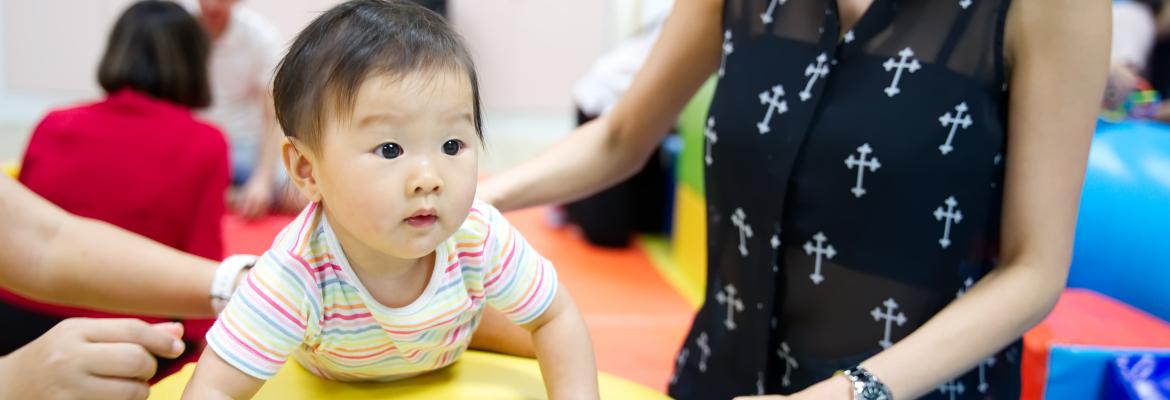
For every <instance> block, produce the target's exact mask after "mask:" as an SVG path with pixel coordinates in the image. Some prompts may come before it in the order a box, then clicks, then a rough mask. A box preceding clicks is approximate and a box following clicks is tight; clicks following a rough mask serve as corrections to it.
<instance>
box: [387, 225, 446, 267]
mask: <svg viewBox="0 0 1170 400" xmlns="http://www.w3.org/2000/svg"><path fill="white" fill-rule="evenodd" d="M456 228H458V227H456ZM453 234H455V232H454V230H451V232H447V230H446V229H435V230H433V231H431V232H427V233H426V234H423V235H417V236H415V235H410V236H409V237H399V238H397V239H396V240H395V239H392V240H390V241H389V242H388V243H385V247H383V248H384V249H386V253H388V254H389V255H390V256H393V257H395V258H401V259H410V258H422V257H425V256H428V255H430V254H431V253H432V252H434V251H435V249H436V248H438V247H439V244H441V243H443V242H444V241H446V240H447V238H449V237H451V235H453Z"/></svg>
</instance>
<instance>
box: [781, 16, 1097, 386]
mask: <svg viewBox="0 0 1170 400" xmlns="http://www.w3.org/2000/svg"><path fill="white" fill-rule="evenodd" d="M1109 15H1110V2H1109V1H1106V0H1035V1H1019V2H1014V3H1013V4H1012V8H1011V11H1010V12H1009V14H1008V23H1007V36H1006V37H1007V46H1008V48H1007V49H1008V54H1009V57H1010V60H1011V65H1012V66H1013V67H1012V74H1011V75H1012V84H1011V85H1012V91H1011V93H1012V95H1011V105H1010V109H1009V115H1010V117H1009V121H1008V129H1009V134H1008V146H1007V147H1008V149H1010V151H1009V152H1008V153H1007V169H1006V174H1007V175H1006V178H1005V185H1004V186H1005V189H1004V190H1005V192H1004V197H1003V206H1004V213H1003V217H1002V218H1003V224H1002V226H1003V228H1002V232H1001V233H1002V250H1001V251H1000V259H1001V260H1002V261H1001V262H1000V265H999V266H998V267H996V268H995V269H994V270H992V271H991V273H989V274H988V275H987V276H986V277H984V278H983V279H982V280H980V281H979V283H978V284H976V285H975V286H974V287H973V288H972V289H971V290H970V291H968V292H967V294H965V295H964V296H963V297H961V298H959V299H958V300H956V301H955V302H953V303H952V304H950V305H948V306H947V307H946V308H944V309H943V310H942V311H941V312H939V313H938V314H937V315H935V316H934V317H933V318H931V320H930V321H928V322H927V323H926V325H923V326H922V327H921V328H919V329H918V330H917V331H915V332H914V333H912V334H911V335H910V336H909V337H907V338H906V339H904V340H902V341H901V342H899V343H897V344H895V345H894V346H893V347H891V348H889V349H887V350H885V351H883V352H881V353H879V354H877V355H876V356H874V357H872V358H870V359H869V360H866V361H865V362H864V363H862V366H863V367H864V368H866V369H868V370H869V371H870V372H872V373H873V374H874V375H875V376H877V377H878V378H879V379H881V380H882V381H884V382H885V383H886V385H887V386H889V388H890V390H891V391H892V392H893V394H894V398H898V399H910V398H916V397H919V396H922V395H924V394H926V393H929V392H931V391H933V390H937V389H938V387H939V385H941V384H942V383H944V382H945V381H947V380H948V379H952V378H954V377H956V376H959V375H960V374H962V373H963V372H965V371H968V370H970V369H971V368H973V367H974V366H975V365H977V364H978V363H979V362H980V360H983V359H984V358H986V357H987V356H988V355H990V354H993V353H995V352H996V351H999V350H1000V349H1002V348H1004V347H1005V346H1007V345H1008V344H1010V343H1011V342H1012V341H1014V340H1017V339H1018V338H1019V337H1020V336H1021V335H1023V334H1024V332H1026V331H1027V330H1028V329H1030V328H1031V327H1032V326H1034V325H1035V324H1037V323H1039V322H1040V321H1041V320H1043V318H1044V317H1045V316H1046V315H1047V314H1048V312H1049V311H1051V310H1052V307H1053V306H1054V305H1055V304H1056V300H1057V299H1058V298H1059V297H1060V294H1061V292H1062V291H1063V289H1064V285H1065V280H1066V278H1067V276H1068V267H1069V263H1070V261H1071V258H1072V242H1073V234H1074V231H1075V227H1076V217H1077V207H1078V203H1079V201H1080V197H1081V196H1080V194H1081V185H1082V180H1083V179H1084V172H1085V164H1086V162H1087V158H1088V152H1089V144H1090V142H1091V138H1092V135H1093V129H1094V121H1095V119H1096V116H1097V112H1098V104H1099V101H1100V98H1101V95H1102V91H1103V88H1104V86H1105V76H1106V72H1107V70H1108V65H1109V32H1110V16H1109ZM955 337H963V338H964V341H963V345H962V346H955V345H954V338H955ZM847 396H849V391H848V385H847V381H846V380H845V378H841V377H834V378H830V379H828V380H826V381H824V382H821V383H819V384H817V385H814V386H813V387H811V388H809V389H808V390H806V391H805V392H801V393H799V394H798V395H797V396H794V397H799V398H806V397H807V398H818V399H820V398H839V399H846V398H849V397H847Z"/></svg>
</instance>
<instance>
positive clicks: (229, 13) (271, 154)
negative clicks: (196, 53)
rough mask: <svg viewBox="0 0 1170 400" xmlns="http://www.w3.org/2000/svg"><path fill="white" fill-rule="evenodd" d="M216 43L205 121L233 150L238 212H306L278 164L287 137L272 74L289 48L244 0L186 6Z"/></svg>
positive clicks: (232, 202) (234, 198)
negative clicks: (276, 110) (274, 97)
mask: <svg viewBox="0 0 1170 400" xmlns="http://www.w3.org/2000/svg"><path fill="white" fill-rule="evenodd" d="M185 4H186V5H187V7H188V9H189V10H190V11H191V12H192V13H193V14H195V15H196V16H197V18H198V19H199V22H200V23H201V24H202V25H203V27H204V28H205V29H206V30H207V34H208V36H209V37H210V39H211V56H210V61H209V64H208V65H209V66H208V68H209V72H210V82H211V99H212V101H211V107H210V108H208V109H207V110H205V111H204V112H203V113H202V116H203V117H205V118H207V119H208V120H209V121H210V122H212V123H214V124H216V125H218V126H219V128H220V129H222V130H223V132H224V133H225V134H226V135H227V139H228V144H229V145H230V147H231V162H232V163H231V178H232V190H231V195H230V196H229V203H230V205H231V207H232V209H233V210H234V211H235V212H236V213H239V214H240V215H241V216H243V217H245V218H249V219H253V218H259V217H262V216H264V215H266V214H268V213H269V211H271V210H274V209H275V210H300V209H301V207H302V206H303V205H304V200H302V199H301V198H300V196H299V195H298V194H297V193H296V191H295V190H291V189H290V188H289V187H288V176H287V174H285V172H284V168H283V167H281V166H280V165H279V162H278V160H277V158H276V147H277V145H276V143H277V139H278V138H280V137H281V136H282V134H281V133H280V127H279V126H277V124H276V118H275V114H274V112H273V109H272V91H271V82H272V74H273V71H274V70H275V68H276V64H277V63H278V62H279V61H280V56H281V54H282V53H283V51H284V47H285V46H284V45H283V44H281V43H280V39H279V35H278V33H277V31H276V28H275V27H274V26H273V25H272V24H271V23H270V22H269V21H268V20H267V19H265V18H264V17H263V16H261V15H260V14H257V13H256V12H253V11H252V10H250V9H248V8H247V7H244V6H242V5H240V4H239V1H238V0H198V2H197V3H196V2H194V1H187V2H185Z"/></svg>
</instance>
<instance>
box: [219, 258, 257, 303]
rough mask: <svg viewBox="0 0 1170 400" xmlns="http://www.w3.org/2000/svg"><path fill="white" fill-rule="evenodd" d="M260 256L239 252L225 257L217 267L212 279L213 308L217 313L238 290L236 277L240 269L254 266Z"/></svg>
mask: <svg viewBox="0 0 1170 400" xmlns="http://www.w3.org/2000/svg"><path fill="white" fill-rule="evenodd" d="M258 259H259V257H256V256H253V255H249V254H237V255H234V256H231V257H228V258H225V259H224V260H223V262H221V263H219V267H218V268H216V269H215V278H213V279H212V281H211V308H212V309H214V310H215V313H216V314H219V313H220V312H221V311H223V308H224V307H226V306H227V302H228V300H229V299H231V298H232V294H233V293H234V292H235V291H236V277H238V276H239V275H240V271H243V270H245V269H248V268H252V265H254V264H256V260H258Z"/></svg>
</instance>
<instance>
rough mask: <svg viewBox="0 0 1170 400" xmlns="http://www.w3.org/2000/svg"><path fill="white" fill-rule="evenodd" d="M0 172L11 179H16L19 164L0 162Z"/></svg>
mask: <svg viewBox="0 0 1170 400" xmlns="http://www.w3.org/2000/svg"><path fill="white" fill-rule="evenodd" d="M0 170H3V171H4V174H5V175H8V176H10V177H12V179H16V177H18V176H20V163H19V162H16V161H4V162H0Z"/></svg>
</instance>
